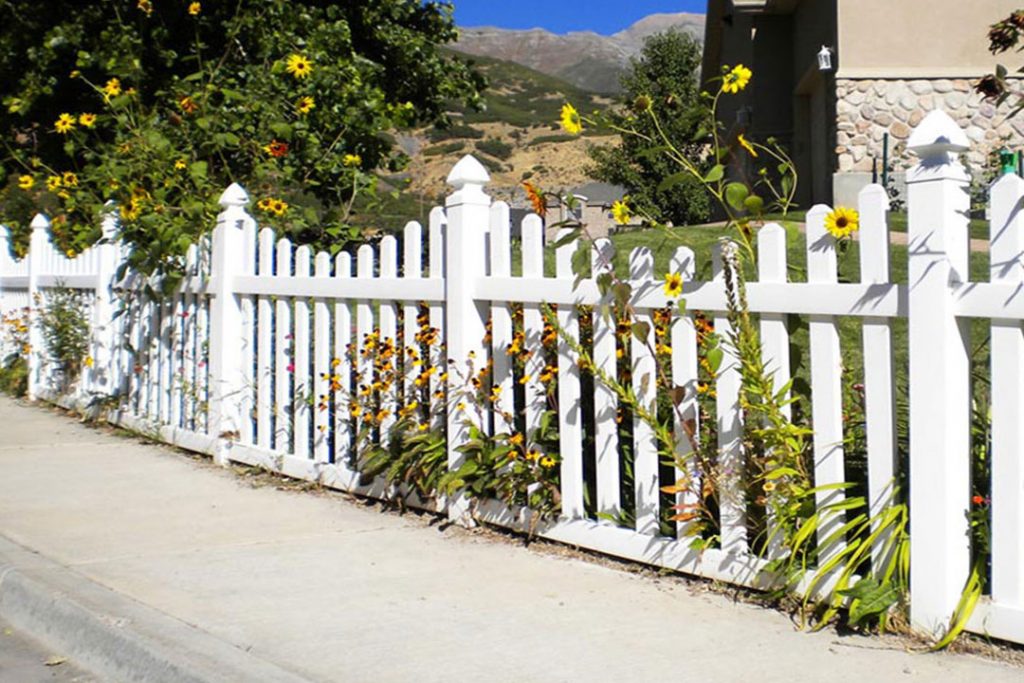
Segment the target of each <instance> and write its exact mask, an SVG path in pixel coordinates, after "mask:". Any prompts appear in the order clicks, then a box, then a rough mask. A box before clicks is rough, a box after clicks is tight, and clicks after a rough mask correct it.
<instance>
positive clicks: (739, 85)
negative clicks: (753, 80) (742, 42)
mask: <svg viewBox="0 0 1024 683" xmlns="http://www.w3.org/2000/svg"><path fill="white" fill-rule="evenodd" d="M753 75H754V72H753V71H751V70H750V69H748V68H747V67H745V66H743V65H742V64H737V65H736V66H734V67H733V69H732V71H730V72H729V73H727V74H725V77H724V78H723V79H722V91H723V92H727V93H732V94H734V95H735V94H736V93H738V92H739V91H740V90H743V89H744V88H745V87H747V83H750V77H751V76H753Z"/></svg>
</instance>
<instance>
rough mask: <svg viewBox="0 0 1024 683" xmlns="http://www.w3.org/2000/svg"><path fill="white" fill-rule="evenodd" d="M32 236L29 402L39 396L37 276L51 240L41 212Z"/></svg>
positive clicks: (29, 256)
mask: <svg viewBox="0 0 1024 683" xmlns="http://www.w3.org/2000/svg"><path fill="white" fill-rule="evenodd" d="M29 227H31V228H32V234H31V236H30V237H29V242H28V253H27V254H25V258H26V259H27V261H28V360H27V364H28V388H27V394H28V400H30V401H35V400H36V399H37V398H38V397H39V384H40V379H41V378H40V376H39V375H40V372H42V356H41V354H42V351H43V331H42V329H41V328H40V326H39V306H40V305H42V303H43V302H42V300H41V299H40V300H38V301H37V299H39V296H38V295H39V274H40V271H41V270H42V265H43V256H44V254H46V248H47V246H49V245H48V242H49V241H50V236H49V234H48V231H49V229H50V221H49V219H47V218H46V216H44V215H43V214H41V213H37V214H36V215H35V218H33V219H32V223H30V224H29Z"/></svg>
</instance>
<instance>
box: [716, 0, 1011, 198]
mask: <svg viewBox="0 0 1024 683" xmlns="http://www.w3.org/2000/svg"><path fill="white" fill-rule="evenodd" d="M1020 6H1021V2H1020V0H708V10H707V25H706V29H705V32H706V33H705V44H704V64H703V78H704V79H705V81H706V80H707V79H708V78H711V77H714V76H717V75H720V74H721V68H722V65H735V64H738V63H742V64H745V65H746V66H748V67H750V68H751V69H752V70H753V72H754V78H753V80H752V81H751V83H750V85H749V86H748V87H747V88H746V89H745V90H744V91H743V92H741V93H739V94H738V95H735V96H729V97H727V98H723V101H722V106H721V107H720V117H721V120H722V121H723V122H724V123H725V124H726V125H727V126H730V127H731V126H733V125H738V127H739V128H740V129H745V130H746V131H747V134H748V136H752V137H755V138H760V139H763V138H767V137H768V136H774V137H776V138H777V139H778V140H779V141H780V142H781V143H782V144H784V145H785V146H786V148H787V149H788V150H789V152H790V154H791V155H792V156H793V159H794V162H795V163H796V166H797V169H798V172H799V174H800V186H799V188H800V191H799V194H798V198H797V199H798V201H799V203H800V205H801V206H804V207H807V206H810V205H811V204H814V203H818V202H825V203H834V204H837V205H839V204H852V203H853V201H854V198H855V197H856V193H857V192H858V191H859V190H860V188H862V187H863V186H864V185H865V184H866V183H868V182H871V179H872V171H873V167H874V168H875V169H878V170H880V166H881V163H882V152H883V149H882V148H883V141H884V140H885V137H886V136H885V134H886V133H888V137H889V144H890V145H891V146H893V147H895V148H897V152H898V151H899V148H900V147H901V143H903V142H905V140H906V139H907V137H908V136H909V135H910V131H911V129H912V128H913V127H914V126H915V125H917V123H919V122H920V121H921V119H922V118H924V116H925V114H927V113H928V112H929V111H931V110H932V109H935V108H942V109H944V110H945V111H946V112H947V113H949V114H950V115H951V116H953V118H954V119H956V120H957V122H958V123H960V124H961V125H962V126H963V127H964V129H965V130H966V132H967V135H968V137H969V138H970V140H971V142H972V149H971V151H970V152H969V153H968V155H967V162H968V164H969V166H970V167H971V169H972V171H973V172H974V173H976V174H980V173H981V171H982V169H983V167H984V165H985V163H986V158H987V157H988V154H989V152H990V151H992V150H995V149H998V148H1000V147H1002V146H1003V145H1009V146H1011V147H1016V146H1020V144H1021V140H1022V134H1024V116H1020V117H1017V118H1014V119H1011V120H1007V119H1006V114H1007V113H1008V112H1009V110H1010V108H1011V107H1010V105H1009V104H1007V105H1004V106H1003V107H1000V108H998V109H997V108H996V107H994V106H993V105H992V104H990V103H987V102H984V101H983V99H982V97H981V96H980V95H978V94H976V93H974V91H973V82H974V81H976V80H977V79H978V78H979V77H980V76H982V75H984V74H985V73H989V72H991V71H992V70H993V69H994V68H995V65H996V63H997V62H998V61H1000V60H999V59H997V58H996V57H993V56H992V55H991V54H990V53H989V52H988V49H987V48H988V38H987V32H988V27H989V26H990V25H991V24H993V23H995V22H996V21H998V20H1000V19H1003V18H1005V17H1006V16H1007V15H1009V14H1010V13H1011V12H1012V11H1013V10H1016V9H1019V7H1020ZM822 48H826V49H827V53H828V56H829V57H830V61H831V68H822V66H821V65H820V64H819V58H818V57H819V53H821V52H822ZM1000 57H1001V58H1002V59H1003V60H1004V61H1009V62H1010V64H1013V65H1014V66H1016V62H1019V61H1020V60H1019V59H1017V57H1018V55H1014V54H1009V55H1001V56H1000ZM1015 59H1016V61H1014V60H1015ZM1008 66H1009V64H1008ZM895 161H896V162H900V163H902V162H903V161H904V160H903V159H902V158H899V157H897V158H896V159H895ZM890 164H891V165H890V167H891V168H893V166H894V164H893V163H892V160H891V162H890ZM894 170H895V171H896V174H895V175H896V177H897V179H899V178H900V177H901V176H902V174H901V173H900V171H901V170H902V166H900V165H895V168H894Z"/></svg>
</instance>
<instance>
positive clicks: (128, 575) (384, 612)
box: [0, 398, 1024, 683]
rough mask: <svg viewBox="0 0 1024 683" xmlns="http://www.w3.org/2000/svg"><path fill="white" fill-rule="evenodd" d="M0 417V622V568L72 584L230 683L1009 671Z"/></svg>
mask: <svg viewBox="0 0 1024 683" xmlns="http://www.w3.org/2000/svg"><path fill="white" fill-rule="evenodd" d="M0 425H2V435H3V436H2V437H0V535H2V536H3V537H6V539H8V541H10V542H13V543H14V544H17V546H15V545H12V544H11V543H6V544H0V618H7V617H6V616H5V615H4V613H3V604H4V600H5V599H8V598H9V596H8V595H7V593H5V591H8V592H9V587H8V586H6V585H5V584H8V583H10V581H9V579H5V578H2V575H3V565H4V562H5V560H6V561H7V564H8V565H9V566H13V570H9V571H13V572H14V573H15V574H17V573H18V572H22V573H23V574H24V575H25V576H28V577H29V578H33V574H32V572H33V571H36V574H35V575H34V576H35V578H37V579H38V580H39V581H44V580H48V579H47V577H49V579H52V580H53V581H54V582H56V583H58V584H60V590H59V591H58V593H59V594H60V595H61V599H60V600H56V601H54V603H53V605H54V609H55V612H54V615H53V616H52V619H54V620H59V619H61V618H62V617H61V616H60V614H59V610H60V607H61V605H63V604H64V603H65V602H67V601H71V602H75V601H76V598H77V597H78V595H77V591H78V590H80V589H81V590H84V591H85V592H86V593H89V595H85V596H84V597H82V599H81V600H79V601H78V602H80V603H82V604H88V605H92V606H93V608H94V609H99V610H100V611H102V610H103V609H105V608H104V606H103V605H102V604H101V603H102V601H103V599H104V598H103V595H108V596H109V598H110V600H112V601H114V602H117V601H121V602H122V603H124V605H128V607H124V609H131V607H130V606H131V605H135V606H136V607H137V608H138V610H139V616H138V623H139V625H140V629H141V630H146V629H149V630H151V631H152V630H153V629H154V628H157V627H158V626H159V624H160V623H165V624H167V629H166V630H165V631H162V632H160V633H156V634H154V633H149V634H148V635H147V634H145V633H144V634H143V636H144V637H143V638H142V640H140V641H139V642H151V641H155V640H160V639H163V640H164V641H174V640H175V639H177V638H179V637H180V638H182V639H184V640H183V641H181V642H183V643H184V645H182V646H181V647H179V648H178V650H179V651H182V656H183V657H185V658H187V657H189V656H190V653H191V652H193V651H195V652H198V654H197V655H195V656H196V657H202V656H205V657H207V658H213V657H216V653H217V652H223V653H229V654H228V655H226V656H228V658H234V657H235V656H236V654H237V655H238V657H240V659H239V661H238V662H237V664H238V666H239V667H241V668H240V669H238V670H247V669H245V668H244V667H246V666H248V664H246V663H245V662H244V661H243V659H244V658H250V659H251V660H252V661H251V665H252V666H253V668H252V669H248V670H249V671H252V672H260V671H262V672H264V673H252V674H245V675H241V674H236V678H239V677H240V678H239V680H270V679H271V678H274V679H275V680H295V679H298V678H305V679H308V680H315V681H346V682H347V681H374V682H378V681H417V682H420V681H423V682H426V681H453V680H488V681H495V682H505V681H508V682H513V681H515V682H522V681H545V682H549V681H573V682H576V681H586V682H588V683H589V682H594V683H597V682H603V681H654V680H665V681H675V682H683V681H700V682H701V683H716V682H725V683H728V682H732V681H741V680H748V679H752V680H757V681H759V682H761V683H770V682H772V681H787V682H788V681H820V680H828V681H830V683H832V682H836V683H838V682H840V681H851V682H853V681H856V682H858V683H863V681H957V682H959V681H981V680H984V681H986V683H1000V682H1002V681H1006V682H1009V681H1015V682H1016V681H1020V680H1022V679H1024V670H1022V669H1019V668H1014V667H1011V666H1008V665H1004V664H1000V663H994V662H989V661H984V660H981V659H977V658H973V657H968V656H956V655H948V654H940V655H915V654H909V653H907V652H904V651H902V650H901V649H900V647H899V645H898V644H896V643H895V641H893V640H881V639H872V638H861V637H841V636H839V635H837V634H836V633H835V632H834V631H825V632H823V633H817V634H807V633H801V632H797V631H796V630H794V627H793V625H792V623H791V622H790V621H789V619H788V618H787V617H786V616H784V615H782V614H778V613H776V612H773V611H770V610H765V609H761V608H759V607H756V606H750V605H744V604H737V603H734V602H732V601H730V600H729V599H728V598H727V597H724V596H719V595H716V594H711V593H707V592H705V591H703V590H701V589H700V588H699V586H698V587H689V586H688V585H687V584H686V583H685V582H680V581H675V580H663V581H658V580H655V579H652V578H650V577H649V576H637V575H631V574H629V573H626V572H623V571H619V570H616V569H611V568H608V567H605V566H601V565H599V564H597V563H593V562H587V561H583V560H579V559H569V558H565V557H557V556H554V555H552V554H545V553H538V552H532V551H531V550H528V549H525V548H523V547H522V546H521V545H518V544H515V543H508V542H502V541H496V540H494V539H493V538H491V536H490V535H489V534H487V533H472V532H465V531H461V530H453V529H448V530H441V529H440V528H439V527H438V526H437V525H430V524H428V523H427V521H425V520H424V519H422V518H418V517H416V516H413V515H409V516H405V517H401V516H398V515H396V514H391V513H386V514H382V513H380V512H379V511H377V510H375V509H372V508H368V507H365V506H362V505H360V504H358V503H355V502H353V501H350V500H347V499H345V498H344V497H342V496H334V495H312V494H309V493H296V492H290V491H281V490H277V489H275V488H274V487H264V488H253V487H251V486H247V485H246V484H245V482H244V480H242V479H240V478H239V477H237V476H235V475H234V474H232V473H231V472H228V471H223V470H219V469H216V468H214V467H212V466H211V465H209V464H206V463H205V462H202V461H197V460H195V459H192V458H189V457H188V456H187V455H184V454H181V453H178V452H174V451H172V450H169V449H164V448H161V447H154V446H150V445H145V444H141V443H139V442H138V441H136V440H134V439H130V438H123V437H119V436H114V435H107V434H105V433H104V432H103V431H101V430H96V429H92V428H89V427H86V426H83V425H80V424H77V423H76V422H74V421H73V420H71V419H69V418H67V417H64V416H61V415H58V414H55V413H54V412H53V411H51V410H49V409H47V408H45V407H28V406H23V405H19V404H16V403H14V402H12V401H10V400H8V399H2V398H0ZM0 540H2V539H0ZM18 546H20V548H19V547H18ZM5 548H6V549H7V552H6V555H7V557H6V558H5V557H3V556H2V555H4V549H5ZM33 553H38V556H37V555H34V554H33ZM14 556H18V557H14ZM12 557H13V559H12ZM19 557H20V559H19ZM33 558H36V559H37V560H38V562H39V563H41V564H43V565H45V567H46V568H45V571H43V570H40V569H38V568H37V569H36V570H33V568H32V566H31V565H32V563H33ZM93 582H94V583H95V584H99V585H98V586H94V588H88V586H89V585H94V584H93ZM83 585H84V586H86V587H85V588H82V586H83ZM76 586H78V587H79V588H76ZM103 587H105V588H103ZM106 589H109V591H108V590H106ZM97 605H98V606H97ZM115 607H116V605H115ZM115 607H111V608H110V609H109V610H108V611H109V612H110V613H111V614H115V613H117V609H115ZM146 614H149V615H150V616H151V617H152V618H151V619H150V618H149V617H147V616H146ZM39 616H40V619H45V618H46V615H45V613H43V614H40V615H39ZM161 619H163V620H164V622H161V621H160V620H161ZM114 621H117V620H114ZM132 622H133V618H128V619H127V621H126V623H120V622H119V623H118V624H117V626H118V628H121V629H122V630H123V631H131V630H132V629H133V628H134V626H133V623H132ZM158 630H159V629H158ZM33 635H36V634H33ZM36 637H42V636H38V635H37V636H36ZM147 637H148V638H150V641H146V638H147ZM167 644H168V643H167V642H165V643H164V645H167ZM170 645H171V647H170V648H169V649H167V652H172V653H173V651H175V648H174V647H173V646H174V642H170ZM231 653H235V654H231ZM168 656H170V655H168ZM172 664H173V662H172ZM261 667H263V668H261ZM270 671H273V672H274V673H273V675H271V674H270V673H266V672H270ZM264 676H266V678H263V677H264ZM275 677H276V678H275ZM0 678H2V676H0ZM104 680H107V679H104ZM138 680H158V679H157V678H156V677H153V678H145V677H144V676H141V675H140V676H139V677H138ZM167 680H175V679H173V678H172V679H167ZM178 680H181V678H179V679H178Z"/></svg>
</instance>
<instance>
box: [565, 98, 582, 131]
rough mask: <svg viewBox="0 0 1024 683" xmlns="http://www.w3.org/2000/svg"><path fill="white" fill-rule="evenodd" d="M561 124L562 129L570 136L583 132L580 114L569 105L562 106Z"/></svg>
mask: <svg viewBox="0 0 1024 683" xmlns="http://www.w3.org/2000/svg"><path fill="white" fill-rule="evenodd" d="M561 122H562V128H564V129H565V132H566V133H569V134H570V135H579V134H580V132H582V130H583V121H582V120H581V119H580V113H579V112H578V111H576V107H574V106H572V105H571V104H569V103H566V104H563V105H562V118H561Z"/></svg>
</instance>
